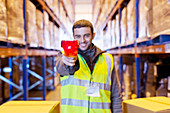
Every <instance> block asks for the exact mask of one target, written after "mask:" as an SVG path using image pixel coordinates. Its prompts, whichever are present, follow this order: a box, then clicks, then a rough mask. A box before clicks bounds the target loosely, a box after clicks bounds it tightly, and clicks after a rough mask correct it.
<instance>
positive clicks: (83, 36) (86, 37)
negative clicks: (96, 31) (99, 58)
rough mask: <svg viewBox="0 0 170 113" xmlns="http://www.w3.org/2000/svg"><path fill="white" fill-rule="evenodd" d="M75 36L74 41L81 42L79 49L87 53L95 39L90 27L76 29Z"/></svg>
mask: <svg viewBox="0 0 170 113" xmlns="http://www.w3.org/2000/svg"><path fill="white" fill-rule="evenodd" d="M73 36H74V39H76V40H78V41H79V49H80V50H82V51H85V50H87V49H88V48H89V47H90V45H91V44H92V40H93V37H94V36H93V34H92V32H91V29H90V27H81V28H75V29H74V34H73Z"/></svg>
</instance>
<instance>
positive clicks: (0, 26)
mask: <svg viewBox="0 0 170 113" xmlns="http://www.w3.org/2000/svg"><path fill="white" fill-rule="evenodd" d="M0 41H7V15H6V7H5V0H0Z"/></svg>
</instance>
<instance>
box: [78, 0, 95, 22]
mask: <svg viewBox="0 0 170 113" xmlns="http://www.w3.org/2000/svg"><path fill="white" fill-rule="evenodd" d="M92 1H93V0H75V20H80V19H87V20H89V21H91V22H92Z"/></svg>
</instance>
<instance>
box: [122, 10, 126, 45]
mask: <svg viewBox="0 0 170 113" xmlns="http://www.w3.org/2000/svg"><path fill="white" fill-rule="evenodd" d="M126 40H127V8H126V7H125V8H124V9H123V11H122V17H121V44H125V43H126Z"/></svg>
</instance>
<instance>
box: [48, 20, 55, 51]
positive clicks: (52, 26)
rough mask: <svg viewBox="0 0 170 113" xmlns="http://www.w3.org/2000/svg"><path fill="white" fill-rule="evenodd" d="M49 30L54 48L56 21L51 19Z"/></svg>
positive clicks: (51, 44)
mask: <svg viewBox="0 0 170 113" xmlns="http://www.w3.org/2000/svg"><path fill="white" fill-rule="evenodd" d="M49 32H50V48H51V49H54V42H55V40H54V23H53V22H51V21H49Z"/></svg>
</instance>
